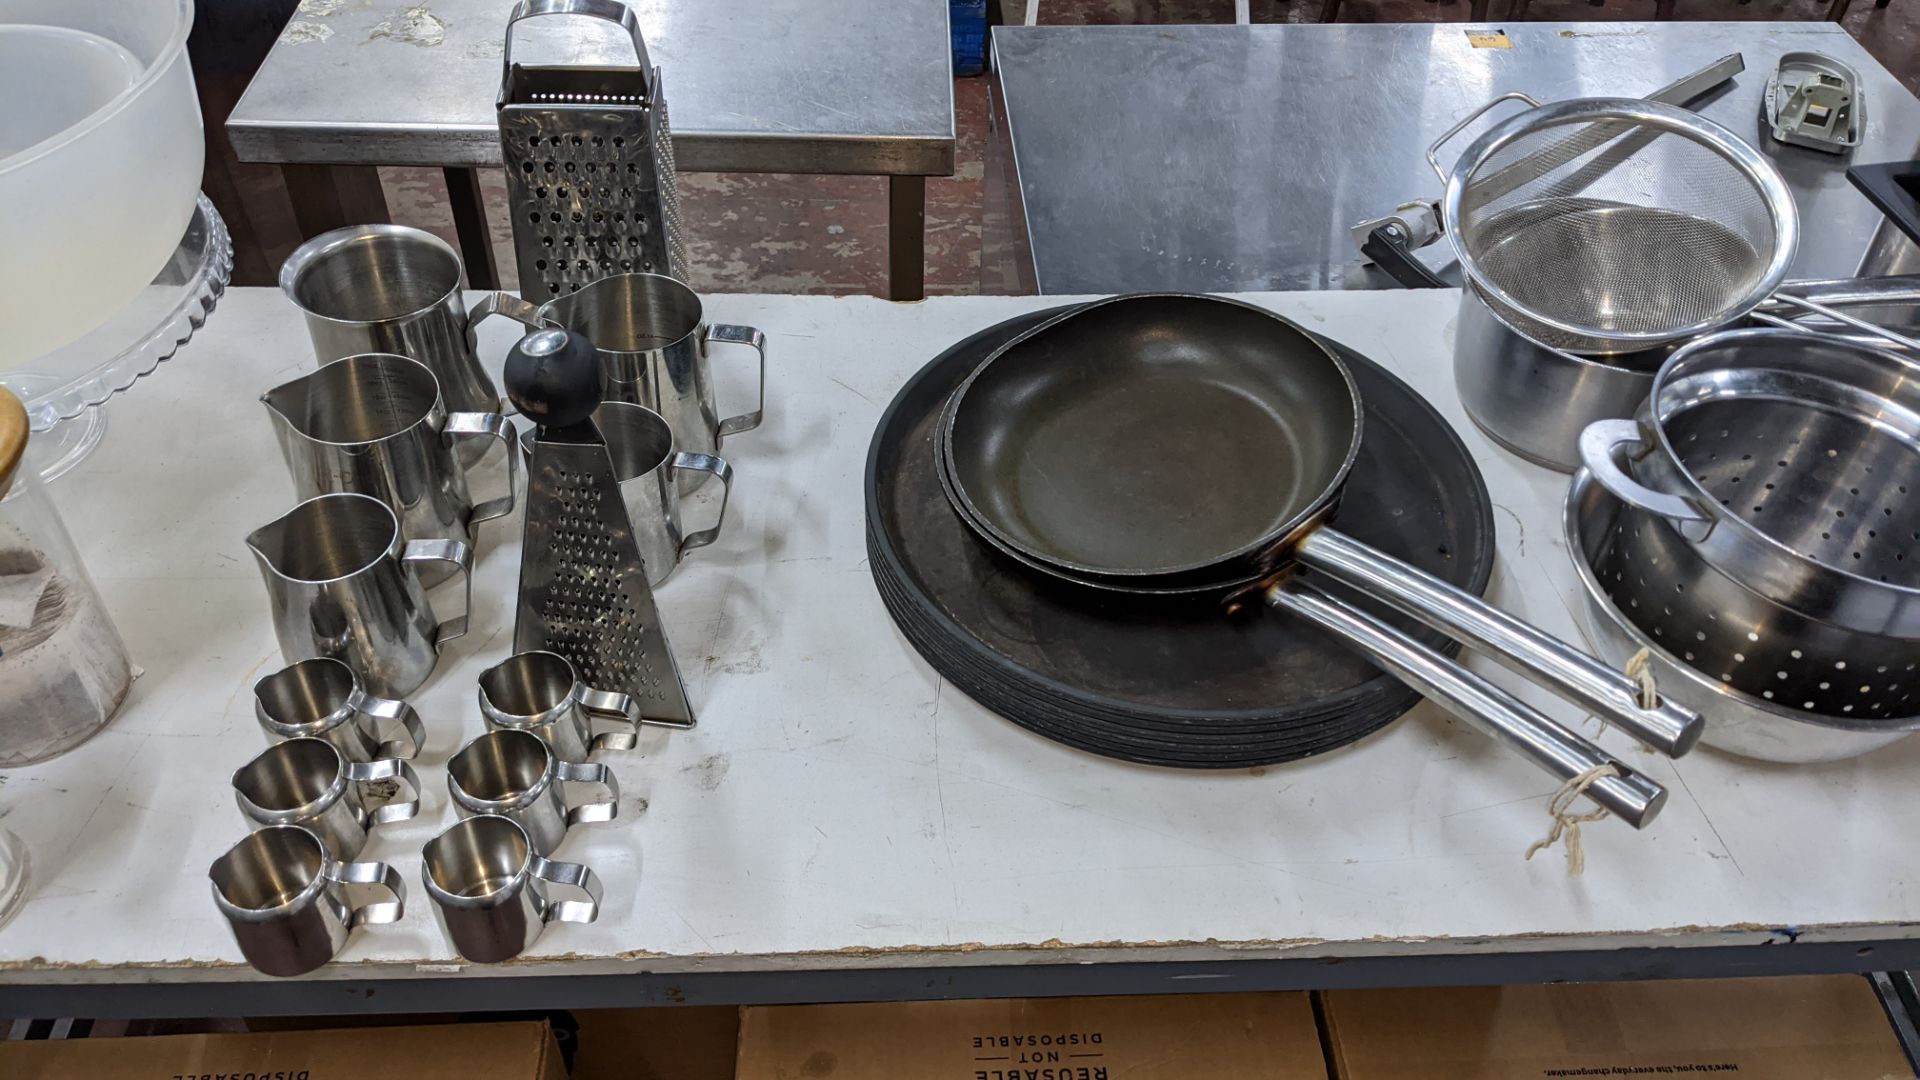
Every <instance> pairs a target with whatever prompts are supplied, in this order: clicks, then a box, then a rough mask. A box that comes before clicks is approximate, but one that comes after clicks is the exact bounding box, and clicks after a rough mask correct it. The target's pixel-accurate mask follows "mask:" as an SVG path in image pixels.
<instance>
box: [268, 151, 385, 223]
mask: <svg viewBox="0 0 1920 1080" xmlns="http://www.w3.org/2000/svg"><path fill="white" fill-rule="evenodd" d="M280 175H281V176H283V177H285V179H286V181H287V196H288V197H289V198H291V199H292V200H293V219H294V221H295V222H296V223H297V224H298V225H299V226H300V235H301V236H302V237H303V238H306V239H312V238H313V237H316V236H319V235H320V234H321V233H323V232H328V231H330V230H333V229H338V228H340V227H341V226H343V225H386V224H389V223H390V221H391V219H390V218H389V217H388V216H387V196H386V193H385V192H383V191H381V190H380V171H379V170H378V169H375V168H374V167H373V166H371V165H282V166H281V167H280Z"/></svg>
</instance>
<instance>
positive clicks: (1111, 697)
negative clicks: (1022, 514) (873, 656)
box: [866, 309, 1494, 767]
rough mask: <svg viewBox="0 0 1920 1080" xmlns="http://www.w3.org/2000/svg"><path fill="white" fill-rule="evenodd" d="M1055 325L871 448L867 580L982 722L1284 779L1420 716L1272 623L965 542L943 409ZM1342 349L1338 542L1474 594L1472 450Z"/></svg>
mask: <svg viewBox="0 0 1920 1080" xmlns="http://www.w3.org/2000/svg"><path fill="white" fill-rule="evenodd" d="M1059 310H1064V309H1055V310H1054V311H1044V312H1035V313H1032V314H1030V315H1027V316H1023V317H1021V318H1018V319H1013V320H1009V321H1008V322H1006V323H1002V324H1001V325H999V326H995V327H992V328H989V329H987V330H984V331H981V332H980V333H978V334H975V335H973V336H972V337H970V338H968V339H967V340H965V341H962V342H960V343H959V344H957V345H955V346H953V347H952V348H950V349H948V350H947V351H946V352H944V353H942V354H941V355H940V356H939V357H936V358H935V359H934V360H933V361H932V362H931V363H929V364H928V365H927V366H926V367H924V368H923V369H921V371H920V372H918V373H917V374H915V375H914V376H913V377H912V378H910V379H909V380H908V381H907V383H906V385H904V386H903V387H902V388H901V390H900V392H899V394H898V395H896V397H895V398H894V400H893V402H892V403H891V404H890V405H889V406H888V408H887V410H886V412H885V413H884V414H883V415H882V417H881V419H880V423H879V425H878V427H877V428H876V430H875V432H874V438H873V443H872V446H871V448H870V450H869V453H868V462H867V481H866V483H867V492H866V495H867V521H868V541H867V542H868V552H869V555H870V558H871V563H870V565H871V569H872V573H873V575H874V580H875V584H876V586H877V587H878V589H879V591H880V594H881V598H882V600H883V602H884V603H885V604H886V606H887V609H888V611H889V612H890V613H891V614H892V615H893V617H894V619H895V621H896V622H897V623H898V624H899V625H900V627H901V630H902V632H903V634H905V636H906V637H907V638H908V640H909V641H911V642H912V643H913V645H914V647H915V648H916V649H917V650H918V651H919V652H920V653H921V655H922V656H924V657H925V658H926V659H927V661H928V662H929V663H930V664H932V665H933V667H934V668H935V669H936V670H937V671H939V672H940V673H941V674H942V675H943V676H944V677H945V678H947V680H948V681H950V682H952V683H953V684H954V685H955V686H956V687H958V688H959V689H960V690H962V691H964V692H965V693H967V694H968V695H970V696H972V697H974V698H975V699H976V700H978V701H980V702H981V704H983V705H985V706H987V707H988V708H990V709H993V710H994V711H996V712H999V713H1001V714H1002V715H1003V716H1006V717H1007V718H1009V719H1011V720H1013V721H1015V722H1016V723H1020V724H1022V725H1023V726H1026V727H1029V728H1031V729H1033V730H1035V731H1037V732H1039V733H1040V734H1043V735H1046V736H1048V737H1049V738H1055V739H1058V740H1060V741H1062V742H1067V743H1070V744H1072V745H1076V746H1080V747H1082V748H1084V749H1088V750H1092V751H1094V752H1096V753H1103V754H1108V755H1111V756H1116V757H1124V758H1127V759H1128V760H1134V761H1147V762H1152V763H1158V764H1167V765H1176V766H1183V767H1207V766H1214V767H1230V766H1244V765H1253V764H1266V763H1271V762H1276V761H1284V760H1291V759H1292V758H1295V757H1300V756H1305V755H1306V754H1309V753H1316V752H1320V751H1322V750H1326V749H1332V748H1333V747H1334V746H1338V745H1344V744H1345V743H1346V742H1350V741H1352V740H1353V739H1356V738H1359V737H1360V736H1362V735H1364V734H1366V733H1367V732H1369V731H1372V730H1374V729H1376V728H1378V727H1379V726H1381V725H1382V724H1385V723H1387V722H1389V721H1391V720H1392V719H1393V718H1395V717H1397V716H1399V715H1400V714H1401V713H1402V712H1404V711H1405V710H1406V709H1407V708H1409V707H1411V706H1412V705H1413V703H1414V702H1416V701H1417V700H1418V696H1417V695H1416V694H1414V692H1413V691H1411V690H1409V689H1407V687H1406V686H1404V685H1403V684H1402V683H1400V682H1399V681H1398V680H1397V679H1394V678H1392V677H1391V676H1387V675H1383V674H1381V673H1380V672H1379V671H1378V670H1377V669H1375V668H1374V667H1373V666H1372V665H1370V664H1369V663H1367V662H1366V661H1365V660H1364V659H1362V658H1360V657H1359V656H1357V655H1355V654H1354V653H1352V652H1350V651H1349V650H1347V649H1346V648H1344V647H1343V646H1341V645H1340V644H1339V643H1337V642H1335V641H1333V640H1331V639H1329V638H1327V637H1326V636H1324V635H1323V634H1321V633H1320V632H1319V631H1318V630H1316V629H1313V628H1311V627H1308V626H1305V625H1304V624H1300V623H1297V622H1295V621H1294V620H1292V619H1291V618H1288V617H1286V616H1284V615H1281V614H1280V613H1278V612H1271V611H1258V612H1255V613H1253V614H1251V615H1248V616H1242V617H1238V618H1233V617H1229V616H1227V615H1226V614H1224V613H1223V612H1222V611H1221V609H1220V607H1219V605H1218V603H1217V601H1216V600H1214V599H1213V598H1210V597H1172V598H1166V599H1159V598H1147V597H1132V596H1121V595H1113V594H1099V593H1095V592H1092V591H1090V590H1084V589H1078V588H1074V587H1072V586H1069V585H1065V584H1063V583H1060V582H1056V581H1051V580H1047V579H1044V578H1041V577H1040V576H1039V575H1036V574H1034V573H1033V572H1032V571H1030V570H1028V569H1026V568H1024V567H1021V566H1018V565H1017V564H1014V563H1012V562H1011V561H1010V560H1007V559H1006V558H1005V557H1004V556H1001V555H999V554H998V553H996V552H993V551H992V550H991V549H989V548H987V547H986V546H985V545H984V544H983V543H981V542H980V540H979V539H978V537H976V536H974V535H973V533H972V532H971V531H969V530H968V528H967V526H966V525H965V524H964V523H962V522H961V520H960V519H959V518H958V517H957V516H956V515H955V513H954V511H953V508H952V506H951V505H950V504H949V503H948V502H947V499H946V497H945V495H944V493H943V492H942V490H941V486H940V483H939V479H938V475H937V473H936V472H935V469H936V468H937V461H936V459H935V456H934V450H933V445H932V442H931V438H932V432H933V429H934V427H935V422H936V420H937V419H938V414H939V412H940V409H941V407H942V406H943V405H944V404H945V401H946V399H947V397H948V395H949V394H951V393H952V391H953V389H954V388H955V387H956V386H958V385H959V383H960V381H961V380H962V379H964V378H965V377H966V375H967V374H968V373H969V372H971V371H972V370H973V368H974V367H975V366H977V365H978V363H979V362H980V361H981V360H982V359H983V358H985V357H986V356H987V355H988V354H989V353H990V352H992V351H993V350H994V349H996V348H998V347H999V346H1000V345H1001V344H1003V343H1004V342H1006V341H1007V340H1009V339H1010V338H1011V337H1013V336H1014V335H1015V334H1018V333H1019V332H1021V331H1022V330H1025V329H1027V328H1029V327H1031V326H1034V325H1037V324H1038V323H1039V322H1040V321H1042V320H1044V319H1046V318H1049V317H1051V316H1052V315H1054V314H1057V313H1058V311H1059ZM1330 344H1333V343H1330ZM1334 347H1335V348H1336V349H1338V350H1339V352H1340V354H1341V356H1342V359H1344V360H1345V361H1346V362H1347V364H1348V366H1349V368H1350V369H1351V371H1352V372H1353V376H1354V379H1355V381H1356V383H1358V385H1359V387H1360V391H1361V396H1362V398H1363V400H1364V401H1365V404H1366V409H1367V412H1366V420H1365V424H1366V429H1365V430H1366V438H1365V441H1364V443H1363V445H1362V447H1361V451H1360V456H1359V459H1358V460H1357V461H1356V462H1355V464H1354V469H1353V473H1352V475H1351V477H1350V479H1349V481H1348V484H1347V488H1346V494H1345V497H1344V499H1343V502H1342V507H1341V513H1340V528H1341V531H1342V532H1346V533H1349V534H1350V535H1352V536H1354V537H1355V538H1357V539H1359V540H1361V541H1364V542H1367V543H1371V544H1373V545H1375V546H1377V547H1379V548H1381V549H1382V550H1384V551H1386V552H1388V553H1389V554H1393V555H1396V556H1398V557H1400V558H1403V559H1405V560H1407V561H1408V562H1411V563H1413V564H1414V565H1415V566H1418V567H1420V568H1421V569H1424V570H1426V571H1428V572H1430V573H1433V574H1435V575H1436V576H1438V577H1440V578H1442V579H1444V580H1447V581H1449V582H1452V583H1453V584H1456V585H1459V586H1461V587H1463V588H1466V589H1468V590H1469V591H1472V592H1475V593H1479V592H1481V591H1482V590H1484V589H1485V587H1486V583H1487V581H1488V579H1489V578H1490V576H1491V574H1492V570H1493V553H1494V549H1493V542H1494V529H1493V508H1492V503H1491V500H1490V499H1489V498H1488V496H1487V491H1486V486H1485V484H1484V482H1483V481H1482V480H1481V478H1480V473H1479V469H1478V468H1477V467H1476V466H1475V465H1474V463H1473V459H1472V458H1471V456H1469V454H1468V453H1467V450H1466V447H1465V446H1463V445H1462V444H1461V443H1460V441H1459V438H1458V437H1457V436H1456V435H1455V434H1454V432H1453V430H1452V428H1451V427H1449V426H1448V425H1447V423H1446V421H1445V420H1444V419H1442V418H1441V416H1440V415H1439V414H1438V413H1437V412H1435V411H1434V410H1433V408H1432V406H1431V405H1429V404H1427V402H1426V401H1425V400H1423V399H1422V398H1420V396H1419V395H1418V394H1416V393H1414V391H1413V390H1412V389H1411V388H1410V387H1408V386H1407V385H1406V384H1405V383H1403V382H1401V381H1400V380H1399V379H1397V378H1395V377H1394V376H1392V375H1390V374H1388V373H1387V372H1386V371H1385V370H1384V369H1382V368H1380V367H1379V366H1378V365H1376V364H1374V363H1372V362H1371V361H1369V360H1367V359H1366V358H1364V357H1361V356H1359V355H1358V354H1356V353H1354V352H1352V351H1351V350H1348V349H1345V348H1342V347H1340V346H1338V345H1337V344H1335V345H1334ZM1319 583H1320V584H1322V585H1327V586H1328V587H1329V589H1330V591H1336V592H1340V591H1341V590H1339V589H1337V588H1335V587H1333V586H1332V585H1331V583H1329V582H1326V581H1325V580H1324V579H1320V582H1319ZM1342 595H1347V596H1350V595H1351V594H1347V593H1344V592H1342ZM1366 606H1368V608H1369V610H1371V611H1372V612H1373V613H1375V614H1377V615H1380V616H1381V617H1383V618H1386V619H1387V620H1388V621H1390V622H1393V623H1394V624H1395V625H1398V626H1400V627H1401V628H1402V629H1404V630H1407V631H1408V632H1409V633H1411V634H1412V635H1413V636H1414V637H1415V638H1417V639H1419V640H1421V641H1423V642H1425V643H1427V644H1429V645H1431V646H1433V647H1436V648H1442V649H1444V650H1446V651H1448V652H1453V651H1457V646H1455V645H1454V644H1453V643H1452V642H1450V641H1448V640H1447V639H1445V638H1444V637H1442V636H1441V635H1439V634H1437V633H1434V632H1432V631H1429V630H1426V629H1424V628H1421V627H1418V626H1416V625H1415V624H1413V623H1411V622H1410V621H1408V620H1405V619H1403V618H1401V617H1400V616H1398V615H1396V614H1393V613H1391V612H1389V611H1386V610H1385V609H1383V608H1381V607H1380V606H1378V605H1374V604H1371V603H1369V604H1367V605H1366Z"/></svg>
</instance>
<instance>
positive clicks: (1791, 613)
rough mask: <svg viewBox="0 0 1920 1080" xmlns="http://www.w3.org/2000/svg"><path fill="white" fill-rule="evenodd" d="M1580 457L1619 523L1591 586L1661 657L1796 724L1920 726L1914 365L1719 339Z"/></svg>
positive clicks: (1789, 341) (1682, 359) (1795, 343)
mask: <svg viewBox="0 0 1920 1080" xmlns="http://www.w3.org/2000/svg"><path fill="white" fill-rule="evenodd" d="M1581 451H1582V457H1583V459H1584V460H1585V461H1586V463H1587V466H1588V468H1589V469H1590V470H1591V472H1592V474H1593V476H1594V477H1595V479H1597V480H1598V481H1599V482H1600V483H1601V484H1603V485H1605V486H1606V488H1607V489H1608V491H1609V492H1610V493H1612V494H1613V495H1615V496H1617V497H1618V498H1619V499H1620V500H1621V501H1622V502H1623V504H1625V505H1624V507H1623V509H1622V510H1621V512H1620V514H1619V517H1618V519H1617V523H1616V525H1615V527H1614V531H1613V535H1612V536H1611V537H1610V542H1609V543H1608V544H1607V545H1606V546H1605V548H1604V549H1603V550H1600V551H1598V552H1597V553H1596V557H1595V559H1594V561H1593V569H1594V572H1595V574H1596V575H1597V577H1598V579H1599V582H1600V584H1601V587H1602V588H1603V589H1605V590H1606V592H1607V594H1608V596H1609V597H1610V598H1611V599H1612V600H1613V602H1614V604H1615V606H1616V607H1618V608H1619V610H1620V612H1621V613H1622V614H1623V615H1625V616H1626V617H1627V618H1628V619H1630V620H1632V622H1633V623H1634V624H1635V625H1636V626H1638V627H1639V628H1640V629H1641V630H1642V631H1643V632H1645V633H1646V634H1649V635H1651V636H1652V637H1653V639H1654V640H1655V641H1657V642H1659V643H1660V644H1661V645H1662V647H1664V648H1666V649H1667V650H1668V651H1669V652H1670V653H1672V654H1674V655H1675V656H1678V657H1679V658H1680V659H1682V660H1684V661H1685V662H1686V663H1687V664H1688V665H1690V666H1692V667H1694V668H1695V669H1696V670H1698V671H1700V672H1701V673H1703V674H1706V675H1708V676H1711V677H1714V678H1716V679H1718V680H1720V681H1721V682H1722V683H1724V684H1726V685H1728V686H1731V687H1733V688H1735V689H1738V690H1741V691H1743V692H1745V693H1747V694H1750V695H1753V696H1755V697H1758V698H1761V699H1763V700H1766V701H1770V702H1774V703H1776V704H1779V705H1782V706H1784V707H1786V708H1790V709H1796V710H1804V711H1807V712H1813V713H1818V714H1821V715H1825V716H1831V717H1847V718H1875V719H1877V718H1882V717H1893V716H1899V717H1905V716H1912V715H1914V714H1915V713H1920V499H1916V498H1915V493H1916V492H1920V365H1916V364H1914V363H1912V362H1911V361H1908V360H1906V359H1903V358H1902V357H1900V356H1898V355H1895V354H1893V353H1890V352H1885V351H1882V350H1879V349H1874V348H1869V347H1867V346H1864V345H1859V344H1856V343H1853V342H1849V341H1844V340H1840V339H1836V338H1831V337H1827V336H1825V335H1817V334H1808V333H1805V332H1801V331H1795V330H1786V329H1755V330H1736V331H1729V332H1725V333H1720V334H1714V335H1711V336H1709V337H1705V338H1702V339H1700V340H1699V341H1696V342H1693V343H1691V344H1689V345H1687V346H1686V347H1685V348H1682V349H1681V350H1679V351H1678V352H1676V353H1674V355H1673V357H1672V358H1671V359H1670V360H1668V361H1667V363H1666V365H1665V366H1664V367H1662V369H1661V371H1660V374H1659V375H1658V376H1657V377H1656V378H1655V381H1654V388H1653V393H1652V395H1651V396H1650V397H1649V399H1648V402H1647V404H1646V405H1645V406H1644V407H1643V408H1642V411H1641V414H1640V417H1639V419H1638V420H1637V421H1629V420H1603V421H1600V422H1598V423H1596V424H1593V425H1592V426H1590V427H1589V428H1588V429H1587V434H1586V435H1584V436H1583V437H1582V447H1581ZM1622 451H1625V453H1624V454H1622V453H1621V452H1622Z"/></svg>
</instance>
